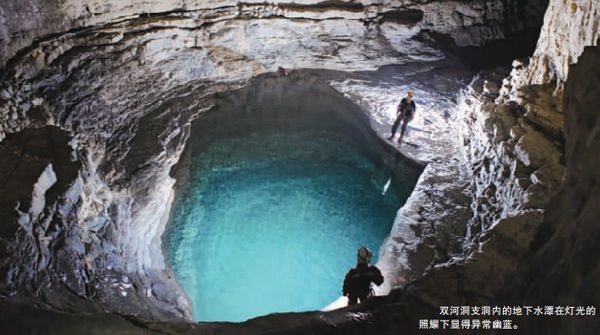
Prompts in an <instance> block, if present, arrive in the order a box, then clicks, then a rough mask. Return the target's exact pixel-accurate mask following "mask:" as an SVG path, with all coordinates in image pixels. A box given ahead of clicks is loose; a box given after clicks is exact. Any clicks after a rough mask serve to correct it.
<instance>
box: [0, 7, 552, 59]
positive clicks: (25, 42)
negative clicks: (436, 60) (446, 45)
mask: <svg viewBox="0 0 600 335" xmlns="http://www.w3.org/2000/svg"><path fill="white" fill-rule="evenodd" d="M545 5H546V3H545V1H544V0H542V1H539V0H528V1H519V0H508V1H498V0H478V1H471V2H468V3H466V2H464V1H431V2H425V3H424V2H422V1H368V0H364V1H358V2H356V1H338V2H335V1H334V2H329V1H317V0H314V1H302V2H295V1H289V2H288V1H277V2H274V3H265V2H264V1H244V2H238V1H226V0H219V1H194V0H181V1H177V2H173V1H144V0H136V1H93V2H80V1H75V0H73V1H60V0H52V1H40V0H25V1H17V0H6V1H5V2H4V3H3V5H2V6H0V17H3V18H5V20H3V22H4V24H3V25H1V26H0V44H1V45H3V48H2V50H1V51H0V67H2V65H3V64H6V62H7V61H8V60H9V59H11V58H12V57H13V56H14V55H15V54H16V53H17V52H19V51H23V50H24V49H26V48H27V47H29V46H30V45H32V43H33V42H34V41H36V40H40V39H47V38H52V37H53V36H54V37H55V36H56V35H57V34H58V35H60V34H62V33H63V32H66V31H74V32H76V31H79V30H81V29H94V28H97V27H101V26H105V25H109V24H115V23H119V22H124V21H127V20H130V19H135V18H143V17H150V16H156V15H161V14H160V13H163V14H164V13H172V14H173V17H175V18H185V17H187V18H189V20H188V22H187V23H186V25H185V28H186V29H195V28H198V27H199V26H202V25H205V24H207V23H208V24H210V22H215V21H231V20H236V19H238V20H244V21H245V20H248V19H253V20H256V19H277V18H282V19H286V20H285V21H286V22H289V21H305V20H308V21H313V22H315V23H316V27H315V29H320V30H321V34H329V33H330V32H333V33H334V35H338V36H337V38H334V41H321V43H327V42H329V43H328V44H332V47H333V49H331V50H328V51H329V52H327V50H326V52H324V53H322V55H326V54H331V52H332V51H336V49H338V48H339V47H336V45H337V44H340V45H341V46H342V47H343V46H344V44H345V43H344V41H345V40H346V39H347V38H348V35H349V32H351V34H350V35H353V34H355V33H356V32H355V31H354V30H362V29H361V28H359V27H360V26H363V27H364V29H365V30H366V31H365V32H364V37H365V40H363V41H362V42H361V43H367V45H369V44H370V43H369V39H371V38H372V37H373V35H378V34H382V35H384V36H385V38H386V39H388V40H389V43H390V44H391V45H390V46H391V47H392V48H395V46H396V45H397V43H402V44H403V48H404V50H405V51H404V52H405V53H406V54H410V53H409V52H408V50H410V51H412V52H418V51H419V49H422V48H423V46H420V47H419V48H414V47H413V44H414V43H415V41H412V40H411V39H410V37H411V36H413V35H415V34H417V33H418V32H419V31H421V30H429V31H435V32H439V33H443V34H449V35H450V36H451V37H452V38H453V39H454V40H455V42H456V44H457V45H462V46H464V45H481V44H483V43H485V42H487V41H490V40H494V39H501V38H504V37H505V35H506V34H514V33H518V32H520V31H522V30H523V29H525V28H527V26H539V25H540V17H541V15H542V13H543V12H544V10H545ZM342 19H343V20H344V22H345V23H346V24H348V23H350V25H346V26H345V27H344V26H343V25H342V27H343V29H342V30H340V28H342V27H340V28H337V32H336V31H335V30H336V28H335V27H334V26H332V25H331V24H327V22H328V21H332V22H333V21H339V20H342ZM353 22H358V23H359V25H358V26H356V27H353V25H352V23H353ZM322 23H323V24H322ZM237 26H238V28H239V27H240V25H239V24H238V25H237ZM236 30H237V32H238V35H237V36H235V38H236V39H238V40H239V39H240V37H241V36H240V35H239V34H240V32H239V29H236ZM282 32H285V33H286V35H285V36H286V37H289V36H290V34H291V35H294V34H293V33H294V29H293V28H292V29H286V30H283V31H282ZM273 33H275V35H277V34H276V30H274V31H273ZM270 37H271V38H276V37H277V36H270ZM332 42H334V43H332ZM202 44H203V45H204V43H202ZM232 46H234V45H232V44H231V43H230V44H227V45H226V47H232ZM407 46H408V49H407ZM417 46H418V45H417ZM307 47H310V46H308V45H307ZM396 50H397V51H398V52H400V53H402V52H403V51H402V49H396ZM254 51H256V50H254ZM278 56H279V57H285V53H283V54H279V55H278ZM251 58H254V57H251ZM290 62H291V63H292V64H293V63H294V58H293V57H291V58H290V59H285V63H290ZM390 63H393V62H390ZM346 65H348V64H346ZM271 70H272V69H271Z"/></svg>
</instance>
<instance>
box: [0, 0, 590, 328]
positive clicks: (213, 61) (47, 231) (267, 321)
mask: <svg viewBox="0 0 600 335" xmlns="http://www.w3.org/2000/svg"><path fill="white" fill-rule="evenodd" d="M573 3H574V4H575V5H569V4H567V2H565V1H562V0H550V6H549V7H548V10H547V11H546V14H545V19H544V26H543V29H542V34H541V37H540V40H539V43H538V46H537V49H536V51H535V54H534V56H533V57H532V58H531V59H528V60H517V61H515V63H514V66H513V68H512V70H511V69H508V68H498V69H494V70H489V71H485V72H482V73H480V74H478V75H477V76H476V77H475V78H474V79H473V80H470V78H471V73H470V72H469V71H467V70H466V69H465V68H464V67H462V66H461V65H460V63H459V62H458V61H457V60H456V59H455V58H454V57H452V55H451V53H449V52H447V51H448V50H444V49H442V48H441V45H444V43H441V40H443V39H440V35H443V36H446V37H448V38H450V39H451V40H452V44H453V45H454V47H457V48H460V47H464V46H477V45H483V44H485V43H486V42H488V41H492V40H495V39H499V38H504V37H507V36H508V35H511V34H517V33H519V32H522V31H523V29H525V28H526V27H527V26H528V25H531V26H536V24H537V25H539V24H540V23H541V19H540V18H541V13H542V12H543V11H544V10H545V6H544V5H545V1H538V0H529V1H510V0H507V1H496V0H478V1H471V2H464V1H429V2H423V1H416V0H415V1H358V2H355V1H326V2H322V1H302V2H299V1H288V2H279V1H278V2H276V3H265V2H262V1H247V2H232V1H226V0H219V1H211V2H205V1H187V0H184V1H178V2H175V3H174V2H172V1H152V2H150V1H145V0H136V1H128V2H124V1H94V2H80V1H75V0H67V1H62V0H61V1H58V0H54V1H40V0H25V1H23V0H21V1H14V0H6V1H4V2H3V4H2V5H0V17H2V18H3V20H2V24H0V44H1V45H2V46H3V48H2V49H1V50H0V65H1V67H2V72H0V157H1V160H0V162H1V163H0V214H1V216H0V228H1V230H0V241H1V242H0V274H1V275H2V278H0V296H1V298H0V308H1V309H2V310H3V311H6V314H3V315H6V318H7V320H9V322H8V323H7V324H6V327H3V329H8V330H9V331H12V332H13V333H23V334H30V333H32V332H39V330H40V329H44V331H47V333H49V334H51V333H56V334H61V333H63V332H64V331H65V330H67V329H77V330H76V331H80V332H83V331H86V330H89V329H94V330H96V331H98V332H99V333H101V332H104V333H114V332H117V331H128V332H131V333H144V334H146V333H152V332H154V333H167V332H168V333H175V334H177V333H181V334H184V333H195V332H208V333H213V334H229V333H234V332H241V333H244V334H252V333H254V334H261V333H281V334H303V333H308V332H311V333H315V334H354V333H356V334H358V333H365V332H367V333H372V334H375V333H382V334H383V333H403V334H411V333H415V334H418V333H420V330H419V329H418V326H419V319H422V318H427V319H433V318H436V317H438V316H439V306H441V305H446V306H450V305H459V306H460V305H470V304H472V305H476V304H477V305H484V304H495V303H497V304H499V305H500V304H511V305H512V304H554V305H559V304H560V305H563V306H567V305H580V304H581V305H584V304H585V305H589V306H592V305H598V302H599V301H600V297H599V295H598V294H599V293H598V289H597V285H594V283H595V282H597V275H596V273H597V258H596V257H592V255H594V254H595V247H594V242H595V240H594V238H595V237H596V235H597V234H596V229H595V228H594V217H596V216H597V215H596V214H597V213H596V212H597V209H596V208H595V207H594V206H595V204H596V203H597V200H596V198H595V194H596V193H597V192H596V189H595V180H596V179H597V176H596V174H597V173H596V171H597V169H594V167H595V166H596V165H594V163H595V161H594V160H593V159H590V160H585V159H583V158H582V155H585V156H588V157H594V154H595V151H594V150H597V149H595V148H596V147H597V146H595V145H594V143H595V141H596V138H597V136H596V135H597V133H598V131H597V130H598V125H597V122H596V121H595V120H596V119H597V118H596V117H595V114H594V113H593V111H594V110H595V109H594V108H595V107H597V97H596V96H595V94H593V93H590V92H595V91H594V90H597V87H598V83H597V80H596V79H597V78H596V77H597V76H596V77H594V76H593V75H588V74H590V73H595V72H593V71H594V69H595V68H596V67H597V65H596V64H597V62H598V52H597V48H596V49H590V50H587V51H586V53H585V55H584V56H582V58H581V61H580V62H581V65H578V66H576V67H574V69H575V70H573V72H572V73H571V72H570V71H569V70H568V65H569V63H572V62H575V61H577V59H578V57H579V56H580V54H581V52H582V51H583V48H584V46H586V45H594V44H596V43H597V42H596V41H597V39H598V37H599V35H598V34H599V32H598V22H599V21H600V18H599V17H598V12H599V10H598V9H599V8H598V3H597V1H593V0H582V1H577V2H576V3H575V2H573ZM565 5H566V7H565ZM280 67H284V68H285V69H286V73H287V74H289V75H290V77H289V80H307V78H308V79H309V80H319V81H323V82H326V83H328V84H329V85H331V86H332V87H334V88H335V89H337V90H338V91H340V92H342V93H343V94H344V95H345V96H346V97H348V99H349V100H351V101H352V102H354V103H356V104H357V105H358V106H360V107H361V108H362V109H363V110H364V112H365V115H367V116H368V118H369V121H370V122H371V126H372V128H373V129H374V130H375V131H376V132H377V133H378V134H379V135H380V136H381V137H384V136H386V135H387V131H388V128H389V124H390V122H391V120H392V119H393V117H394V115H393V114H394V111H393V108H394V107H395V104H396V103H397V100H398V98H399V97H398V95H399V92H404V91H406V90H409V89H410V90H414V91H416V92H417V96H416V100H417V102H418V103H419V110H418V113H419V114H417V115H418V117H417V119H416V120H415V121H413V123H411V128H410V129H409V133H408V135H407V137H406V138H405V139H404V142H403V143H402V144H401V145H398V146H397V148H398V150H399V151H400V152H402V153H403V154H405V155H406V156H407V157H409V158H411V159H413V160H414V161H415V162H417V163H418V164H422V165H424V166H425V170H424V172H423V174H422V175H421V178H420V180H419V183H418V185H417V186H416V188H415V190H414V192H413V194H412V196H411V198H410V199H409V200H408V201H407V203H406V205H405V206H404V207H403V208H401V209H399V211H398V215H397V218H396V221H395V223H394V227H393V228H392V231H391V232H390V237H389V238H388V239H387V240H386V241H385V243H384V246H383V247H382V250H381V251H380V258H381V261H380V264H378V265H380V267H381V268H382V269H383V270H384V272H385V274H386V278H388V279H389V280H386V285H387V286H386V287H384V288H383V289H382V291H381V292H380V294H385V296H382V297H376V298H374V299H371V300H368V301H367V302H365V303H364V304H361V305H359V306H356V307H353V308H347V309H341V310H335V311H331V312H305V313H297V314H281V315H271V316H264V317H260V318H257V319H255V320H251V321H248V322H246V323H243V324H240V325H237V324H221V323H215V324H195V323H193V322H190V321H191V316H190V315H191V314H190V306H189V302H188V301H187V299H186V298H185V295H184V293H183V292H182V290H181V289H180V288H179V286H178V285H177V282H176V280H175V278H173V275H172V273H171V271H170V270H169V268H168V266H167V264H166V263H165V258H164V255H163V251H162V245H161V235H162V232H163V231H164V229H165V224H166V223H167V220H168V213H169V209H170V205H171V201H172V199H173V192H174V190H173V185H174V179H173V178H172V176H170V173H169V172H170V168H171V167H172V166H173V165H174V164H175V163H176V162H177V161H178V160H179V158H180V156H181V154H182V152H183V148H184V145H185V142H186V140H187V137H188V133H189V127H190V124H191V122H192V121H193V120H194V118H195V117H196V116H197V115H198V114H199V113H202V112H204V111H206V110H208V109H210V108H211V107H213V106H214V104H215V100H214V99H212V97H211V96H212V95H213V94H214V93H218V92H224V91H230V90H234V89H236V88H238V87H241V86H243V85H245V84H246V83H247V81H248V80H250V79H251V78H254V77H257V76H259V75H265V74H267V75H270V74H269V73H276V72H277V70H278V68H280ZM307 69H315V70H307ZM273 75H275V74H273ZM567 79H568V80H567ZM565 81H566V82H567V84H566V89H565V91H564V96H563V90H562V88H563V84H564V83H565ZM461 88H464V89H462V90H461ZM459 91H460V92H459ZM400 94H401V93H400ZM594 99H596V100H594ZM563 111H564V115H563ZM563 120H564V121H563ZM563 123H564V125H565V127H564V129H565V132H564V133H563V130H562V129H563ZM401 168H402V167H401V166H398V170H400V171H401ZM559 190H560V191H559ZM532 241H533V242H532ZM570 258H576V259H579V261H578V262H575V263H574V264H572V263H569V261H568V259H570ZM546 278H550V279H552V280H547V281H545V279H546ZM558 282H567V283H569V286H563V287H557V286H556V285H557V284H556V283H558ZM449 287H451V288H452V289H448V288H449ZM548 292H554V295H548ZM388 293H389V294H388ZM596 307H599V306H596ZM56 311H66V312H71V313H72V312H86V313H90V314H88V315H87V316H86V317H80V316H73V315H71V314H62V313H57V312H56ZM105 312H108V313H105ZM113 313H114V314H113ZM32 315H34V316H35V318H34V317H31V316H32ZM28 317H30V318H31V319H36V320H38V321H37V322H38V323H37V324H36V323H28V322H24V321H23V320H26V319H27V318H28ZM172 320H176V321H175V322H169V321H172ZM565 320H566V321H563V320H562V319H553V320H552V322H550V323H548V324H542V321H540V320H537V319H536V320H533V319H526V318H523V319H518V320H516V321H515V322H516V323H517V324H519V325H520V326H522V327H523V329H529V330H532V329H542V330H544V333H547V334H552V333H556V334H558V333H561V334H563V333H568V332H576V333H577V334H593V333H594V334H595V330H596V329H598V327H599V324H598V321H597V319H596V318H587V319H585V320H584V322H580V321H581V320H572V319H568V320H567V319H565ZM543 322H546V320H544V321H543ZM106 324H110V326H105V325H106ZM3 326H4V325H3ZM527 327H529V328H527Z"/></svg>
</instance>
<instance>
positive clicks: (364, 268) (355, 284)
mask: <svg viewBox="0 0 600 335" xmlns="http://www.w3.org/2000/svg"><path fill="white" fill-rule="evenodd" d="M372 255H373V253H372V252H371V250H369V249H368V248H367V247H365V246H364V245H363V246H362V247H360V249H358V255H357V259H358V260H357V263H356V266H355V267H354V268H352V269H350V271H348V274H346V278H345V279H344V287H343V289H342V291H343V293H344V296H346V297H348V305H354V304H356V303H358V300H360V301H361V302H363V301H364V300H365V299H366V298H368V297H370V296H372V295H373V289H372V288H371V284H372V283H374V284H375V285H377V286H379V285H381V284H382V283H383V276H382V275H381V271H379V269H378V268H377V267H376V266H375V265H369V263H370V262H371V256H372Z"/></svg>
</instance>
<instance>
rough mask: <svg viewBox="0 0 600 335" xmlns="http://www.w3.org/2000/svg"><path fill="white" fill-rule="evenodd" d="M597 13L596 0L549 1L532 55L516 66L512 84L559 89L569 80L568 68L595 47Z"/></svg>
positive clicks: (599, 5) (599, 35) (598, 34)
mask: <svg viewBox="0 0 600 335" xmlns="http://www.w3.org/2000/svg"><path fill="white" fill-rule="evenodd" d="M599 13H600V3H598V1H565V0H551V1H550V3H549V5H548V10H547V11H546V15H545V17H544V25H543V28H542V31H541V33H540V38H539V41H538V45H537V48H536V51H535V54H534V55H533V57H531V59H529V60H526V61H525V62H517V63H516V64H515V71H516V72H517V76H516V77H517V78H518V79H517V81H515V82H513V83H512V85H513V86H517V87H519V86H524V85H530V84H533V85H537V84H545V83H548V82H556V84H557V85H558V86H561V85H562V83H564V82H565V81H566V79H567V77H568V74H569V66H570V65H571V64H573V63H575V62H577V58H578V57H579V56H580V55H581V53H582V52H583V48H584V47H585V46H591V45H597V43H598V39H599V38H600V29H599V23H598V16H599V15H600V14H599ZM521 72H523V73H521ZM560 90H562V88H560Z"/></svg>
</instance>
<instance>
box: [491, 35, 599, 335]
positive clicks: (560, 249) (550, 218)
mask: <svg viewBox="0 0 600 335" xmlns="http://www.w3.org/2000/svg"><path fill="white" fill-rule="evenodd" d="M599 69H600V48H599V47H598V46H595V47H585V48H584V49H583V53H582V55H581V56H580V57H579V58H578V59H577V63H576V64H574V65H571V66H570V67H569V71H568V78H567V81H566V83H565V89H564V99H563V103H562V107H563V111H564V115H565V127H564V130H565V137H566V144H565V162H566V167H567V170H566V176H565V180H564V184H563V186H562V188H561V190H560V192H559V193H558V194H557V196H556V197H554V198H553V199H552V201H551V202H550V204H549V206H548V209H547V211H546V215H545V218H546V219H545V220H544V222H543V223H542V225H541V226H540V228H539V232H538V234H537V236H536V239H535V240H534V242H533V244H532V247H531V249H530V250H529V251H528V253H527V255H526V258H527V261H526V262H522V263H521V264H520V266H519V269H518V271H517V273H516V274H514V275H513V276H512V277H511V278H510V280H509V281H508V282H507V286H506V288H505V290H504V291H503V292H502V293H501V294H499V296H498V301H499V302H506V301H518V302H521V303H523V304H529V303H530V302H533V301H535V302H537V303H539V304H543V305H545V306H562V307H563V308H564V306H571V307H575V308H578V307H580V306H583V307H584V313H583V315H580V316H579V317H571V318H565V319H564V320H561V319H559V318H551V319H545V320H540V319H537V318H529V319H524V320H523V321H522V322H523V325H524V326H527V327H530V329H536V330H537V331H539V332H540V333H545V334H596V333H597V331H598V329H600V319H599V318H598V316H597V314H596V311H594V312H593V313H592V312H590V310H589V307H594V308H597V307H598V304H600V288H599V286H598V282H599V280H600V271H599V269H600V258H599V257H598V256H597V254H598V251H597V241H598V237H599V234H600V233H599V231H600V226H599V225H598V217H599V215H600V213H599V208H598V204H599V203H600V199H599V198H598V197H599V193H598V189H597V187H598V178H600V175H599V171H600V170H599V169H598V163H599V162H598V158H599V157H600V152H599V150H600V146H599V145H598V141H600V138H599V135H598V134H599V130H600V119H599V118H598V113H597V111H598V109H599V108H600V96H599V95H598V94H597V92H598V88H599V87H600V71H599Z"/></svg>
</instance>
